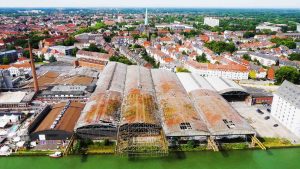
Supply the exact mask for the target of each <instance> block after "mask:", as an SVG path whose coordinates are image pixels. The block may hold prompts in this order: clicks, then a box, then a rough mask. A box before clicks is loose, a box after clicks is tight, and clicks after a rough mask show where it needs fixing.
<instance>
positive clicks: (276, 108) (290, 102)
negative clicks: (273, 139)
mask: <svg viewBox="0 0 300 169" xmlns="http://www.w3.org/2000/svg"><path fill="white" fill-rule="evenodd" d="M271 115H272V116H273V117H274V118H275V119H277V120H278V121H279V122H280V123H281V124H282V125H284V126H285V127H286V128H288V129H289V130H290V131H292V132H293V133H294V134H295V135H297V136H300V87H299V86H296V85H295V84H293V83H291V82H289V81H284V82H283V83H282V85H281V86H280V87H279V89H278V90H277V92H276V93H275V94H274V98H273V103H272V109H271Z"/></svg>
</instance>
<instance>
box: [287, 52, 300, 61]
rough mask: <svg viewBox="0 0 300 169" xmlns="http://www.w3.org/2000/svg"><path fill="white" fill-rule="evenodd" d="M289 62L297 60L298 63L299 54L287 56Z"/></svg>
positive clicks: (299, 59)
mask: <svg viewBox="0 0 300 169" xmlns="http://www.w3.org/2000/svg"><path fill="white" fill-rule="evenodd" d="M289 59H290V60H297V61H300V53H292V54H290V55H289Z"/></svg>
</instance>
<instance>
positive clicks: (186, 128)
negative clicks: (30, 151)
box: [151, 69, 210, 145]
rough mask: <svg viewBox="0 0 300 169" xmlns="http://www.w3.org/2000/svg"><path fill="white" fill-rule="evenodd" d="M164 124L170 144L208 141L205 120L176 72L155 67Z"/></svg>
mask: <svg viewBox="0 0 300 169" xmlns="http://www.w3.org/2000/svg"><path fill="white" fill-rule="evenodd" d="M151 72H152V77H153V83H154V86H155V90H156V97H157V101H158V107H159V109H160V111H159V112H160V113H161V114H160V118H161V121H162V126H163V129H164V132H165V135H166V137H167V140H168V141H169V144H171V145H174V144H177V143H180V142H181V143H184V142H185V143H186V141H187V140H201V141H206V139H207V136H209V135H210V133H209V131H208V129H207V127H206V124H205V121H204V120H203V119H202V118H201V117H200V116H199V114H198V112H197V110H196V109H195V107H194V105H193V103H192V102H191V100H190V99H189V96H188V94H187V93H186V91H185V89H184V87H183V86H182V84H181V83H180V81H179V79H178V78H177V77H176V74H174V73H172V72H170V71H166V70H158V69H153V70H152V71H151Z"/></svg>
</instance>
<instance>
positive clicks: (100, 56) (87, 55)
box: [76, 50, 111, 61]
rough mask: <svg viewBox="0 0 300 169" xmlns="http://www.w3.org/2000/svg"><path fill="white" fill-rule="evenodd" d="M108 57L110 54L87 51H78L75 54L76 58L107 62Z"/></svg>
mask: <svg viewBox="0 0 300 169" xmlns="http://www.w3.org/2000/svg"><path fill="white" fill-rule="evenodd" d="M110 57H111V55H110V54H106V53H98V52H89V51H84V50H79V51H78V52H77V53H76V58H82V59H92V60H99V61H109V58H110Z"/></svg>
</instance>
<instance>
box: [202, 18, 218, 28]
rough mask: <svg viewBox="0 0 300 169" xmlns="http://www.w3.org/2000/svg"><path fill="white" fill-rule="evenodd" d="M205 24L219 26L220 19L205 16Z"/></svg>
mask: <svg viewBox="0 0 300 169" xmlns="http://www.w3.org/2000/svg"><path fill="white" fill-rule="evenodd" d="M204 25H208V26H211V27H215V26H219V25H220V20H219V19H216V18H212V17H205V18H204Z"/></svg>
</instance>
